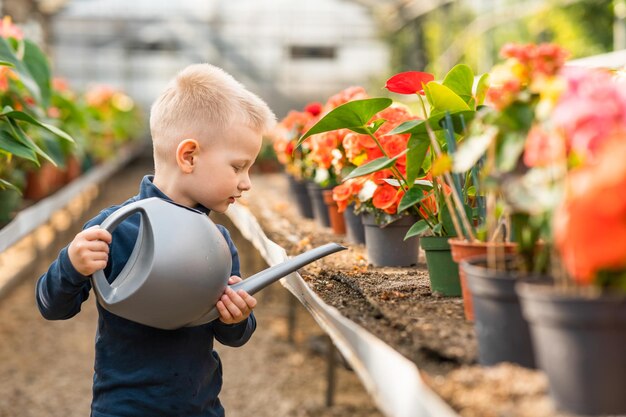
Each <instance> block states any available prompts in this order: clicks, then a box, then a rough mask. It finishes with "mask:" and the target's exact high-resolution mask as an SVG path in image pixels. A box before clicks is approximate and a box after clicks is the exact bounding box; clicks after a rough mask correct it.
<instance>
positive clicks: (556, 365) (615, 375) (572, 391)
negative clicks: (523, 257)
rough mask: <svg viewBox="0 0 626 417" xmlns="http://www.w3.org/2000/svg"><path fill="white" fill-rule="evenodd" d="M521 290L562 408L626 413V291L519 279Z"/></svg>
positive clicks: (554, 395)
mask: <svg viewBox="0 0 626 417" xmlns="http://www.w3.org/2000/svg"><path fill="white" fill-rule="evenodd" d="M516 290H517V293H518V294H519V298H520V302H521V304H522V313H523V314H524V317H525V318H526V320H528V323H529V326H530V332H531V335H532V340H533V346H534V348H535V355H536V357H537V362H538V365H539V368H540V369H541V370H543V371H544V372H545V373H546V375H547V376H548V382H549V384H550V396H551V397H552V398H553V399H554V402H555V403H556V405H557V407H558V408H560V409H562V410H565V411H568V412H571V413H575V414H582V415H608V414H610V415H618V414H619V415H622V414H625V413H626V396H625V395H624V391H625V389H626V355H625V354H624V351H625V349H626V294H623V293H613V294H603V295H599V296H585V295H581V294H578V293H575V292H573V291H566V290H563V289H561V288H558V287H555V286H553V285H539V284H532V283H518V284H517V285H516Z"/></svg>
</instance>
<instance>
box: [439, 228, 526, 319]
mask: <svg viewBox="0 0 626 417" xmlns="http://www.w3.org/2000/svg"><path fill="white" fill-rule="evenodd" d="M448 242H449V243H450V250H451V252H452V259H453V260H454V262H456V263H457V264H459V263H460V262H461V261H462V260H464V259H467V258H471V257H475V256H487V248H489V247H490V246H493V245H497V246H503V247H504V253H505V254H510V253H515V249H516V248H517V244H515V243H496V242H494V243H487V242H468V241H465V240H460V239H457V238H453V239H450V240H449V241H448ZM459 279H460V281H461V293H462V295H463V310H464V312H465V318H466V319H467V320H468V321H474V309H473V307H472V295H471V293H470V291H469V287H468V286H467V277H466V276H465V273H464V272H463V269H459Z"/></svg>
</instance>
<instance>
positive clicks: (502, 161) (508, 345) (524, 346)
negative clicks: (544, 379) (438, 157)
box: [452, 44, 567, 368]
mask: <svg viewBox="0 0 626 417" xmlns="http://www.w3.org/2000/svg"><path fill="white" fill-rule="evenodd" d="M501 54H502V56H503V57H504V58H505V61H504V62H503V63H501V64H499V65H497V66H496V67H494V69H493V70H492V72H491V74H490V80H491V84H492V85H491V88H490V89H489V91H488V102H489V104H490V106H489V107H485V108H484V109H482V110H481V111H480V112H479V113H478V114H477V116H476V118H474V120H473V121H472V123H471V125H470V129H469V130H470V133H469V135H468V137H467V139H466V141H464V143H463V144H462V146H460V148H459V150H458V152H457V153H456V155H455V160H454V162H453V165H452V169H453V171H463V170H465V169H467V168H468V167H471V166H473V165H475V164H476V163H478V162H479V160H482V161H483V162H482V163H481V165H482V167H481V170H480V174H479V175H480V180H481V184H482V185H483V187H482V188H483V190H484V192H485V195H486V213H487V214H486V226H487V227H486V235H485V236H486V237H487V241H488V242H491V241H496V240H501V239H502V238H503V237H504V238H505V240H506V241H509V240H512V241H514V242H515V246H513V247H512V246H511V245H510V244H507V243H501V244H497V245H496V244H494V245H487V246H486V248H485V249H486V251H485V252H486V254H485V256H483V257H479V258H468V259H466V260H464V261H462V262H461V270H462V271H463V273H464V274H465V275H466V278H467V284H468V287H469V290H470V293H471V299H472V300H473V309H474V313H475V320H476V325H475V328H476V333H477V338H478V346H479V362H480V363H481V364H484V365H492V364H495V363H498V362H502V361H508V362H515V363H518V364H520V365H523V366H526V367H531V368H532V367H534V366H535V360H534V355H533V349H532V343H531V337H530V331H529V328H528V324H527V322H526V321H525V320H524V318H523V317H522V313H521V307H520V304H519V298H518V297H517V294H516V292H515V284H516V282H517V281H518V280H520V279H530V278H531V276H532V277H538V276H544V277H545V276H546V275H548V271H549V260H550V259H549V253H550V247H551V237H550V233H549V218H550V213H551V211H552V210H553V208H554V207H555V205H556V203H557V202H558V200H559V198H560V193H561V191H560V185H559V184H560V182H561V180H562V175H563V172H562V170H561V167H560V166H558V165H555V164H543V163H534V161H531V159H532V158H533V157H534V155H536V152H535V153H533V149H532V145H533V142H532V138H533V131H534V129H536V128H537V126H538V125H539V124H541V123H542V122H543V121H544V120H545V119H546V118H547V117H548V115H549V114H550V112H551V110H552V108H553V107H554V105H555V103H556V101H557V99H558V91H559V90H558V89H557V87H558V86H559V85H560V82H561V76H560V70H561V68H562V67H563V65H564V62H565V58H566V56H567V53H566V52H565V51H564V50H563V49H561V48H559V47H558V46H556V45H553V44H542V45H533V44H530V45H506V46H505V47H503V49H502V51H501ZM502 224H504V225H506V227H505V228H504V229H505V230H506V233H505V232H503V228H502V227H497V226H498V225H502ZM494 236H498V239H496V238H494ZM505 245H506V246H505ZM513 249H514V250H515V254H514V255H510V257H506V256H505V252H507V251H513Z"/></svg>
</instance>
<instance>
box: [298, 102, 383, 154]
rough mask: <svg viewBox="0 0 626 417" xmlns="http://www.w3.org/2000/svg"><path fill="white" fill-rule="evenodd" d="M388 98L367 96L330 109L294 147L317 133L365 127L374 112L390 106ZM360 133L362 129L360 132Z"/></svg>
mask: <svg viewBox="0 0 626 417" xmlns="http://www.w3.org/2000/svg"><path fill="white" fill-rule="evenodd" d="M391 103H393V101H392V100H391V99H390V98H369V99H365V100H354V101H349V102H347V103H345V104H342V105H341V106H339V107H337V108H335V109H333V110H331V111H330V112H328V114H326V115H325V116H324V117H322V118H321V119H320V120H319V121H318V122H317V123H316V124H315V125H314V126H313V127H312V128H311V129H309V130H308V132H306V133H305V134H304V135H302V137H301V138H300V139H298V143H297V144H296V147H298V146H300V144H301V143H302V142H304V140H305V139H306V138H308V137H309V136H311V135H315V134H318V133H323V132H329V131H331V130H337V129H350V130H353V131H355V130H354V129H359V128H361V129H362V128H366V127H367V125H368V124H369V123H370V120H371V119H372V117H374V115H375V114H376V113H378V112H379V111H381V110H384V109H386V108H387V107H389V106H391ZM360 133H362V131H361V132H360Z"/></svg>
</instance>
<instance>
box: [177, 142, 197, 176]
mask: <svg viewBox="0 0 626 417" xmlns="http://www.w3.org/2000/svg"><path fill="white" fill-rule="evenodd" d="M199 152H200V144H199V143H198V141H197V140H195V139H184V140H182V141H181V142H180V143H179V144H178V147H177V148H176V163H177V164H178V167H179V168H180V169H181V170H182V171H183V172H184V173H185V174H190V173H192V172H193V170H194V168H195V166H196V157H197V156H198V153H199Z"/></svg>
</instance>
